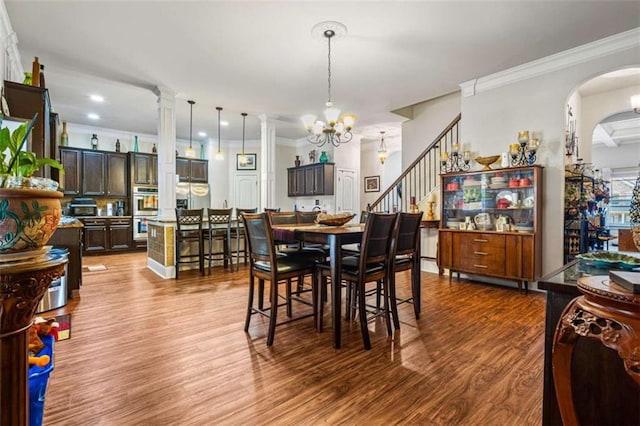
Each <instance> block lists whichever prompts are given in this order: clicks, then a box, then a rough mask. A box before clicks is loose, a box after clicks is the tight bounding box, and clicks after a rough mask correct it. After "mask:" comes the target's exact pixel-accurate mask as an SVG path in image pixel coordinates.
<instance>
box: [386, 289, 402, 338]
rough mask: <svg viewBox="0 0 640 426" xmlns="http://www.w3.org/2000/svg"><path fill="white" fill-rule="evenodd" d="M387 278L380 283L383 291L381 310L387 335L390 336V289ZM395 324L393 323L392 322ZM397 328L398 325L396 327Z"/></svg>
mask: <svg viewBox="0 0 640 426" xmlns="http://www.w3.org/2000/svg"><path fill="white" fill-rule="evenodd" d="M389 284H390V283H389V279H388V278H385V279H384V281H383V283H382V285H383V291H384V301H383V307H382V309H383V312H384V322H385V324H386V326H387V336H392V335H393V333H392V331H391V315H390V314H389V310H390V308H389V303H390V296H391V294H390V290H389V287H390V285H389ZM394 298H395V294H394ZM394 325H395V324H394ZM398 328H399V327H398Z"/></svg>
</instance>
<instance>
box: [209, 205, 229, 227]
mask: <svg viewBox="0 0 640 426" xmlns="http://www.w3.org/2000/svg"><path fill="white" fill-rule="evenodd" d="M232 212H233V209H207V218H208V221H209V224H210V225H220V224H225V223H229V224H230V223H231V213H232Z"/></svg>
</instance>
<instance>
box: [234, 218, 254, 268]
mask: <svg viewBox="0 0 640 426" xmlns="http://www.w3.org/2000/svg"><path fill="white" fill-rule="evenodd" d="M257 212H258V208H257V207H254V208H252V209H239V208H236V226H235V227H231V236H232V237H233V238H234V239H235V240H236V268H237V267H238V266H239V265H240V252H242V254H243V255H244V263H247V243H246V241H245V233H244V224H243V223H242V214H243V213H248V214H254V213H257ZM240 240H242V241H243V246H242V250H241V249H240Z"/></svg>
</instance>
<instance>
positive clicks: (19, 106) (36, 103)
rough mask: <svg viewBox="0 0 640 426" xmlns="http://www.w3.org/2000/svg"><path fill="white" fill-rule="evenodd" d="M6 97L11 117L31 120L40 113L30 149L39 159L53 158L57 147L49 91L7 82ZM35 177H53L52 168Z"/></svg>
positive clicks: (41, 170)
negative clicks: (52, 129) (51, 123)
mask: <svg viewBox="0 0 640 426" xmlns="http://www.w3.org/2000/svg"><path fill="white" fill-rule="evenodd" d="M4 96H5V99H6V100H7V105H8V106H9V111H10V112H11V117H16V118H22V119H27V120H31V119H32V118H33V116H34V115H35V114H36V113H38V117H37V118H36V121H35V124H34V126H33V130H32V131H31V145H30V146H29V148H28V149H29V151H33V152H34V153H35V154H36V157H37V158H51V154H52V153H55V148H52V147H55V135H54V136H53V138H52V135H51V127H50V117H49V111H50V110H51V104H50V100H49V91H48V90H47V89H45V88H42V87H36V86H30V85H25V84H20V83H16V82H13V81H7V80H5V81H4ZM35 176H44V177H51V176H52V173H51V168H50V167H49V166H44V167H42V168H41V169H40V170H39V171H38V172H36V173H35ZM54 177H56V176H54Z"/></svg>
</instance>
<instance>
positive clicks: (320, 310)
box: [314, 271, 327, 332]
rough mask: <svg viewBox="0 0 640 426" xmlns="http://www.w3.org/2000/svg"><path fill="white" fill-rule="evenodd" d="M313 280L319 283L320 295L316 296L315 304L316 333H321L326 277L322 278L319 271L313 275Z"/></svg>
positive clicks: (325, 297) (325, 296)
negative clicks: (316, 309)
mask: <svg viewBox="0 0 640 426" xmlns="http://www.w3.org/2000/svg"><path fill="white" fill-rule="evenodd" d="M314 279H315V280H316V281H317V282H319V283H320V291H319V293H320V294H319V295H317V296H318V299H319V300H318V302H317V308H318V313H317V316H316V329H317V330H318V332H322V326H323V324H322V322H323V317H324V304H325V302H326V301H327V277H325V276H323V275H322V272H321V271H317V272H316V273H315V274H314Z"/></svg>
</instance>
